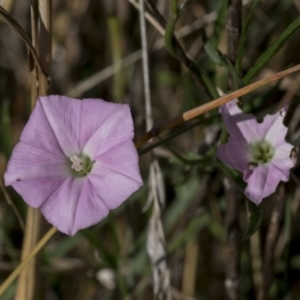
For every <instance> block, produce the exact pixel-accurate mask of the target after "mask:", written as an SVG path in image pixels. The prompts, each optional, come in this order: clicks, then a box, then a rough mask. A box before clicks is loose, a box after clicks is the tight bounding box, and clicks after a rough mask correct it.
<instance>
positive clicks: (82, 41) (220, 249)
mask: <svg viewBox="0 0 300 300" xmlns="http://www.w3.org/2000/svg"><path fill="white" fill-rule="evenodd" d="M233 2H237V1H225V0H194V1H191V3H190V5H189V6H188V7H187V8H186V9H185V10H184V12H182V14H181V15H180V17H179V19H178V21H177V24H176V30H179V31H178V32H177V38H178V41H179V43H180V44H181V45H182V46H183V48H184V49H185V51H186V53H188V54H189V55H190V56H191V57H192V58H194V59H195V61H196V62H197V65H198V66H201V68H202V69H203V70H205V72H206V73H207V75H208V77H209V79H210V81H211V82H212V83H213V85H214V86H216V87H219V88H221V89H222V90H223V91H224V92H229V91H231V90H234V89H236V88H238V87H241V86H242V85H243V84H248V83H250V82H252V81H255V80H258V79H261V78H265V77H268V76H271V75H273V74H275V73H277V72H279V71H281V70H284V69H287V68H289V67H291V66H294V65H296V64H299V63H300V56H299V52H298V51H299V50H300V44H299V40H300V32H299V31H297V29H298V27H300V24H298V23H300V19H299V18H300V17H299V12H300V1H299V0H284V1H277V0H265V1H257V0H254V1H243V3H242V10H241V17H242V28H243V30H242V36H241V39H240V41H242V43H244V47H240V48H239V51H238V52H237V54H233V55H234V56H235V57H234V58H232V57H230V55H231V54H232V52H231V53H229V52H230V51H232V50H230V45H229V42H230V39H229V38H228V30H230V28H229V24H228V5H229V4H230V3H233ZM154 3H155V4H156V7H157V9H158V10H159V11H160V13H161V14H162V15H163V16H164V18H165V19H168V18H169V9H170V1H167V0H159V1H156V2H155V1H154ZM180 3H181V2H180ZM0 4H1V5H3V6H4V7H5V8H6V9H7V10H8V11H9V12H10V14H11V15H12V16H13V17H14V18H15V19H16V20H17V21H18V22H19V23H20V24H21V25H22V27H23V28H24V29H25V31H26V32H28V34H29V35H30V11H29V4H30V1H29V0H22V1H20V0H19V1H17V0H2V1H1V3H0ZM149 13H150V10H149ZM249 16H251V18H249ZM52 17H53V32H52V42H53V46H52V76H51V94H61V95H67V96H72V97H75V98H102V99H105V100H108V101H113V102H121V103H129V104H130V107H131V110H132V114H133V118H134V124H135V130H136V136H135V139H136V140H138V139H139V138H141V137H142V136H143V135H144V134H145V132H146V128H145V112H144V111H145V103H144V94H143V93H144V90H143V77H142V72H143V70H142V64H141V52H140V49H141V37H140V24H139V15H138V11H137V9H136V8H135V7H134V6H132V5H131V3H130V2H129V1H127V0H101V1H100V0H85V1H82V0H66V1H58V0H53V11H52ZM247 20H249V22H248V23H247V22H246V21H247ZM293 22H294V23H293ZM295 22H296V23H295ZM292 23H293V24H294V25H293V26H294V27H289V26H290V24H292ZM181 28H184V30H182V29H181ZM288 29H289V31H288ZM147 38H148V44H149V60H150V81H151V93H152V99H151V100H152V110H153V119H154V122H155V123H158V122H161V121H163V120H166V119H168V118H171V117H173V116H176V115H178V114H180V113H182V112H184V111H186V110H188V109H191V108H193V107H196V106H199V105H201V104H203V103H206V102H208V101H209V100H211V99H212V98H211V96H210V95H209V94H208V93H207V92H205V91H204V90H203V89H201V88H199V86H198V85H197V84H196V83H195V80H194V78H193V77H192V76H191V73H190V72H189V71H188V70H187V68H186V67H185V66H184V65H183V63H182V62H181V61H180V60H178V59H176V58H175V57H173V56H172V55H170V54H169V53H168V51H167V50H166V48H165V46H164V41H163V40H162V35H161V34H160V33H159V32H158V31H157V30H156V29H155V27H154V26H153V25H152V24H150V23H147ZM231 41H232V40H231ZM240 45H241V44H240ZM237 50H238V49H237ZM218 51H219V52H218ZM0 53H1V55H0V78H1V80H0V172H1V175H3V173H4V171H5V165H6V162H7V160H8V158H9V156H10V153H11V151H12V148H13V146H14V144H15V143H16V142H17V140H18V138H19V135H20V133H21V130H22V128H23V127H24V125H25V123H26V121H27V119H28V117H29V115H30V88H31V85H30V75H29V64H28V55H27V50H26V47H25V45H24V44H23V42H22V41H21V40H20V39H19V37H18V36H17V35H16V33H15V32H14V31H13V30H12V29H11V28H10V27H8V26H7V24H5V23H4V22H3V21H2V20H1V19H0ZM223 54H228V56H229V58H228V59H227V56H223ZM273 54H274V55H273ZM261 55H264V56H261ZM224 57H225V58H224ZM120 60H123V61H122V63H120ZM252 67H254V69H252V71H251V68H252ZM249 70H250V71H249ZM251 72H252V73H251ZM299 81H300V75H299V74H295V75H293V76H290V77H287V78H285V79H283V80H281V81H280V82H277V83H274V84H271V85H269V86H267V87H265V88H262V89H259V90H257V91H255V92H253V93H251V94H249V95H246V96H244V97H243V98H242V99H240V100H241V102H242V104H243V109H244V111H246V112H251V113H253V114H255V116H257V118H258V119H260V120H261V119H262V117H263V116H264V115H265V114H267V113H268V114H271V113H274V112H275V111H276V109H278V107H280V105H282V104H284V103H290V106H289V111H288V115H287V118H286V124H287V125H288V126H289V132H288V137H287V139H288V141H289V142H291V143H293V144H294V145H295V146H299V144H300V143H299V141H300V127H299V117H300V105H299V96H300V90H299ZM220 138H221V139H222V140H226V134H225V132H224V128H223V123H222V119H221V116H220V115H219V113H218V111H217V110H214V111H210V112H209V113H206V114H205V115H203V116H201V117H198V118H197V120H194V121H192V122H189V123H187V124H185V125H183V126H181V127H179V128H175V129H172V130H170V131H169V132H167V133H165V134H162V135H161V136H160V137H159V138H157V139H155V140H154V141H153V143H156V142H159V144H158V145H157V146H156V147H155V148H154V149H153V153H154V155H155V156H156V157H157V159H158V162H159V164H160V167H161V170H162V175H163V177H162V178H163V179H162V181H163V182H162V183H163V184H164V186H165V198H166V201H165V205H164V206H163V207H161V218H162V223H163V227H164V232H165V239H166V250H167V264H168V267H169V270H170V280H171V286H172V296H173V299H213V300H215V299H216V300H217V299H225V298H227V299H256V298H257V297H258V295H259V292H260V291H261V289H263V285H264V282H265V281H268V283H269V289H268V295H267V296H265V299H300V225H299V224H300V222H299V221H298V220H299V218H300V215H299V213H300V211H299V204H300V179H299V175H300V172H299V167H298V166H296V167H295V168H294V169H293V170H292V174H291V180H290V181H289V182H288V183H286V184H282V185H280V186H279V188H278V192H277V193H275V194H273V195H272V196H270V197H268V198H267V199H265V200H263V203H262V205H261V210H262V223H261V226H260V228H259V230H258V231H257V232H256V234H255V235H253V236H252V237H251V238H250V239H247V240H245V241H242V236H243V234H244V232H245V231H246V228H247V225H248V222H249V219H248V212H247V205H249V202H248V201H247V199H246V198H245V196H244V194H243V191H244V187H245V184H244V182H243V181H242V176H241V174H239V173H238V172H236V171H234V170H231V169H229V168H228V167H226V166H224V165H223V164H222V163H221V162H219V161H218V160H217V159H216V156H215V152H216V147H217V145H218V143H219V141H220ZM140 153H141V159H140V167H141V172H142V175H143V178H144V181H145V185H144V187H143V188H141V189H140V190H139V191H138V192H136V193H135V194H134V195H133V196H132V197H131V198H130V199H129V200H128V201H126V202H125V203H124V204H123V205H121V207H119V208H118V209H116V210H114V211H112V212H111V213H110V215H109V217H108V218H106V219H105V220H103V221H102V222H101V223H99V224H97V225H95V226H93V227H91V228H89V229H86V230H82V231H80V232H78V233H77V234H76V235H75V236H74V237H68V236H65V235H63V234H60V233H57V234H56V235H55V237H54V238H52V240H51V241H50V242H49V243H48V244H47V246H46V247H45V248H44V249H43V250H42V253H41V258H40V263H41V265H40V277H39V284H40V291H39V295H40V296H39V298H38V299H47V300H57V299H72V300H73V299H78V300H82V299H86V300H88V299H103V300H106V299H107V300H109V299H127V300H128V299H153V281H152V265H151V262H150V260H149V258H148V255H147V248H146V236H147V231H148V227H147V224H148V219H149V217H150V214H151V209H150V210H149V209H148V210H147V211H146V212H145V211H144V210H143V207H144V206H145V204H146V202H147V194H148V173H149V163H150V159H151V154H149V152H147V153H145V151H143V150H141V151H140ZM152 155H153V154H152ZM7 192H8V195H9V196H10V198H11V199H12V201H13V203H14V205H15V207H16V209H17V211H19V213H20V215H21V218H22V220H23V221H24V219H25V216H26V205H25V203H24V202H23V201H22V199H21V198H20V197H19V196H18V195H17V194H16V193H15V192H14V191H13V190H12V189H11V188H7ZM49 227H50V225H49V224H46V222H45V224H44V229H43V231H44V232H45V231H46V230H47V229H48V228H49ZM23 234H24V232H23V230H22V227H21V226H20V220H19V219H18V217H17V215H16V213H15V211H14V210H13V209H12V206H11V205H10V203H9V202H8V199H7V197H5V193H4V188H2V192H1V193H0V280H1V281H2V280H4V279H5V278H6V277H7V276H8V274H9V273H10V272H11V271H12V270H13V269H14V268H15V267H16V266H17V265H18V262H19V261H20V253H21V247H22V239H23ZM272 234H273V235H272ZM274 234H275V235H274ZM266 276H269V277H270V278H266ZM231 284H236V285H237V287H232V286H231ZM15 289H16V284H14V285H12V286H11V287H10V288H9V290H8V291H7V292H6V294H5V295H4V296H2V298H1V300H2V299H3V300H8V299H13V295H14V294H15ZM231 292H233V293H234V295H233V296H232V294H231ZM237 295H238V296H237Z"/></svg>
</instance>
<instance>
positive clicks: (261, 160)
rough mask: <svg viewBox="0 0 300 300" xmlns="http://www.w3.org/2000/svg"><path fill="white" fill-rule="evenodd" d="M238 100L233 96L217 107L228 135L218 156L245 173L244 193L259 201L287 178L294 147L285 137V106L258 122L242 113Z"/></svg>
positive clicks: (256, 201)
mask: <svg viewBox="0 0 300 300" xmlns="http://www.w3.org/2000/svg"><path fill="white" fill-rule="evenodd" d="M237 103H238V100H237V99H235V100H232V101H230V102H228V103H226V104H225V105H222V106H221V108H220V112H221V114H222V115H223V118H224V121H225V124H226V128H227V130H228V132H229V134H230V137H229V139H228V143H227V144H226V145H219V147H218V152H217V156H218V158H219V159H220V160H221V161H222V162H224V163H225V164H227V165H228V166H230V167H232V168H234V169H237V170H239V171H241V172H243V173H244V180H245V181H246V182H247V183H248V185H247V188H246V191H245V194H246V196H247V197H248V198H249V199H250V200H251V201H253V202H254V203H256V204H259V203H260V202H261V201H262V199H263V198H265V197H267V196H269V195H270V194H272V193H273V192H275V190H276V187H277V185H278V184H279V182H280V181H288V179H289V173H290V169H291V168H292V167H293V166H294V165H295V163H296V158H295V156H294V155H293V153H294V151H295V148H294V147H293V146H292V145H291V144H288V143H287V142H286V141H285V136H286V134H287V128H286V127H285V126H284V125H283V119H284V116H285V113H286V109H285V108H284V109H282V110H281V111H279V112H278V113H276V114H274V115H267V116H266V117H265V118H264V120H263V122H262V123H258V122H257V120H256V119H255V118H254V116H253V115H249V114H244V113H243V112H242V110H241V109H240V108H239V107H238V105H237Z"/></svg>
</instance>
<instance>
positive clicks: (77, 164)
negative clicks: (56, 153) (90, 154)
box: [70, 155, 83, 172]
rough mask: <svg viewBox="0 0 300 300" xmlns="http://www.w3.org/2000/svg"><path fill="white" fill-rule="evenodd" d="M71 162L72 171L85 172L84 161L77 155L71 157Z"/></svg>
mask: <svg viewBox="0 0 300 300" xmlns="http://www.w3.org/2000/svg"><path fill="white" fill-rule="evenodd" d="M70 161H71V162H72V163H73V164H72V166H71V169H73V170H75V171H76V172H81V171H82V170H83V165H82V159H81V158H79V157H78V156H77V155H73V156H71V157H70Z"/></svg>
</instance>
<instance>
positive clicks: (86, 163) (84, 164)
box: [69, 154, 94, 177]
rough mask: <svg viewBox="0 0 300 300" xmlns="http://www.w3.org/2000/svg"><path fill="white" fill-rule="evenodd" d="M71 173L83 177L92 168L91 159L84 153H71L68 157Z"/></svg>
mask: <svg viewBox="0 0 300 300" xmlns="http://www.w3.org/2000/svg"><path fill="white" fill-rule="evenodd" d="M69 159H70V161H71V164H70V169H71V173H72V174H73V175H74V176H76V177H84V176H86V175H87V174H89V173H90V172H91V170H92V168H93V163H94V162H93V161H92V160H91V159H90V158H89V157H88V156H86V155H83V154H79V155H76V154H75V155H72V156H71V157H70V158H69Z"/></svg>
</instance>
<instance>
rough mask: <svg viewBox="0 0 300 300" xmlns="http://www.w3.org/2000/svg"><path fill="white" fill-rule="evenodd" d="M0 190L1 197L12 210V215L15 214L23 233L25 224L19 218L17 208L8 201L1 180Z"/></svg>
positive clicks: (8, 198) (20, 217)
mask: <svg viewBox="0 0 300 300" xmlns="http://www.w3.org/2000/svg"><path fill="white" fill-rule="evenodd" d="M0 189H1V191H2V193H3V196H4V198H5V200H6V202H7V204H8V205H10V206H11V208H12V210H13V211H14V213H15V215H16V217H17V219H18V221H19V224H20V227H21V229H22V230H23V231H24V229H25V224H24V221H23V219H22V216H21V214H20V212H19V211H18V209H17V207H16V206H15V204H14V203H13V201H12V200H11V199H10V197H9V195H8V193H7V191H6V188H5V187H4V185H3V182H2V180H0Z"/></svg>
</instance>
